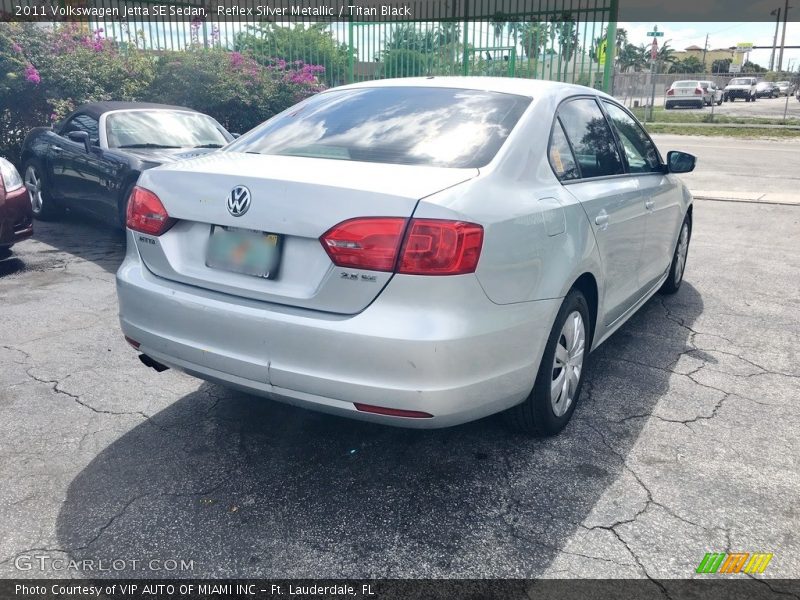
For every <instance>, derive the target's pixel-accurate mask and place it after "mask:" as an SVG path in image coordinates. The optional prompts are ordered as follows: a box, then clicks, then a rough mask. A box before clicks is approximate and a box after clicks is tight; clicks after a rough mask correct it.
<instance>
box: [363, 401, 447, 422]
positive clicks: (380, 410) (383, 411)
mask: <svg viewBox="0 0 800 600" xmlns="http://www.w3.org/2000/svg"><path fill="white" fill-rule="evenodd" d="M354 406H355V407H356V410H358V411H360V412H366V413H373V414H376V415H386V416H389V417H408V418H410V419H432V418H433V415H430V414H428V413H426V412H420V411H418V410H400V409H399V408H385V407H383V406H372V405H371V404H359V403H358V402H356V403H354Z"/></svg>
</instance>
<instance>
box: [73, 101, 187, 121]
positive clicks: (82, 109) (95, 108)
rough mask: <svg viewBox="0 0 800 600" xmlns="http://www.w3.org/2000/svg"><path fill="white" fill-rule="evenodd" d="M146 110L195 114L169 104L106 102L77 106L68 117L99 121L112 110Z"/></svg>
mask: <svg viewBox="0 0 800 600" xmlns="http://www.w3.org/2000/svg"><path fill="white" fill-rule="evenodd" d="M148 108H149V109H158V110H184V111H190V112H197V111H196V110H194V109H192V108H186V107H184V106H171V105H169V104H157V103H155V102H119V101H113V100H109V101H106V102H90V103H89V104H84V105H83V106H79V107H78V109H77V110H75V112H73V113H72V114H71V115H70V117H72V116H73V115H78V114H80V115H89V116H91V117H94V118H95V119H99V118H100V115H102V114H104V113H107V112H111V111H112V110H141V109H148Z"/></svg>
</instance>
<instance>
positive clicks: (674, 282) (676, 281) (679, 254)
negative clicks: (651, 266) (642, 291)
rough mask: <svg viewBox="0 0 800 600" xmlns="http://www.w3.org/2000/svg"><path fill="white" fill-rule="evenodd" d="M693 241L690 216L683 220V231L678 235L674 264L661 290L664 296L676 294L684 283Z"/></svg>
mask: <svg viewBox="0 0 800 600" xmlns="http://www.w3.org/2000/svg"><path fill="white" fill-rule="evenodd" d="M691 240H692V221H691V219H690V218H689V215H686V218H685V219H684V220H683V224H682V225H681V231H680V233H679V234H678V241H677V242H676V243H675V251H674V252H673V253H672V264H671V265H670V266H669V275H668V276H667V280H666V281H665V282H664V284H663V285H662V286H661V289H660V290H659V292H660V293H662V294H674V293H675V292H677V291H678V290H679V289H680V287H681V284H682V283H683V275H684V273H686V260H687V259H688V258H689V242H690V241H691Z"/></svg>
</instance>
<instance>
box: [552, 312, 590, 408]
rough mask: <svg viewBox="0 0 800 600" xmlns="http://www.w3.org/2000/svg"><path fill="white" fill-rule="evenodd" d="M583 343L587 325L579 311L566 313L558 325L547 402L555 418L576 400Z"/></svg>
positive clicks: (581, 366) (581, 367)
mask: <svg viewBox="0 0 800 600" xmlns="http://www.w3.org/2000/svg"><path fill="white" fill-rule="evenodd" d="M585 346H586V325H585V324H584V321H583V317H582V316H581V313H580V312H578V311H577V310H575V311H572V312H571V313H570V314H569V316H567V319H566V321H565V322H564V326H563V327H562V328H561V335H560V336H559V338H558V343H557V344H556V352H555V357H554V359H553V378H552V381H551V383H550V403H551V406H552V408H553V413H554V414H555V415H556V416H557V417H560V416H562V415H563V414H564V413H566V412H567V410H569V407H570V406H571V405H572V403H573V401H574V400H575V395H576V392H577V390H578V384H579V383H580V380H581V372H582V370H583V354H584V350H585Z"/></svg>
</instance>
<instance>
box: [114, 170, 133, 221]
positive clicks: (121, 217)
mask: <svg viewBox="0 0 800 600" xmlns="http://www.w3.org/2000/svg"><path fill="white" fill-rule="evenodd" d="M135 186H136V182H135V181H131V182H129V183H128V184H126V185H125V187H124V188H122V195H121V196H120V197H119V199H118V200H117V225H118V226H119V228H120V229H122V230H123V231H125V223H126V222H127V220H128V216H127V215H128V199H129V198H130V195H131V192H132V191H133V188H134V187H135Z"/></svg>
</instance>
